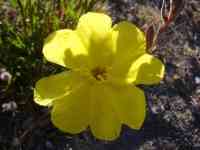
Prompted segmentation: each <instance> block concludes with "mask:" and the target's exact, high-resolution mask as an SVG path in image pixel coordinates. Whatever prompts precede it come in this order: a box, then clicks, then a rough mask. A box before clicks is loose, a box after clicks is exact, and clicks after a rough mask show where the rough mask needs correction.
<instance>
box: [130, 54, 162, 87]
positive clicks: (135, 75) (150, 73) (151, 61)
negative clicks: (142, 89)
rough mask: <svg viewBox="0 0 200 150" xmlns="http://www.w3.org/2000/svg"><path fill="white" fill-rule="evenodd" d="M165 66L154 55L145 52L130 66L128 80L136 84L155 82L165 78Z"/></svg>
mask: <svg viewBox="0 0 200 150" xmlns="http://www.w3.org/2000/svg"><path fill="white" fill-rule="evenodd" d="M164 72H165V66H164V65H163V63H162V62H161V61H160V60H159V59H157V58H155V57H154V56H152V55H149V54H144V55H142V56H141V57H139V58H138V59H137V60H136V61H135V62H134V63H133V64H132V65H131V67H130V68H129V72H128V74H127V78H126V79H127V81H128V82H134V84H155V83H159V82H160V80H162V79H163V77H164Z"/></svg>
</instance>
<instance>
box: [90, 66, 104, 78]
mask: <svg viewBox="0 0 200 150" xmlns="http://www.w3.org/2000/svg"><path fill="white" fill-rule="evenodd" d="M91 73H92V75H93V77H94V78H95V79H96V80H98V81H103V80H106V78H107V75H106V68H105V67H96V68H94V69H92V70H91Z"/></svg>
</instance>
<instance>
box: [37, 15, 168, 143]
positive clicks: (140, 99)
mask: <svg viewBox="0 0 200 150" xmlns="http://www.w3.org/2000/svg"><path fill="white" fill-rule="evenodd" d="M145 49H146V40H145V36H144V34H143V32H142V31H140V30H139V29H138V28H137V27H136V26H135V25H133V24H131V23H129V22H120V23H118V24H116V25H114V26H113V27H112V21H111V18H110V17H109V16H107V15H105V14H102V13H94V12H89V13H87V14H85V15H83V16H82V17H81V18H80V20H79V23H78V25H77V28H76V30H70V29H63V30H58V31H56V32H54V33H52V34H51V35H50V36H49V37H47V39H46V41H45V44H44V48H43V54H44V56H45V58H46V59H47V60H48V61H50V62H53V63H56V64H59V65H62V66H64V67H66V68H70V71H64V72H62V73H59V74H56V75H52V76H49V77H45V78H42V79H41V80H39V81H38V82H37V83H36V87H35V90H34V99H35V102H36V103H38V104H39V105H43V106H49V105H51V106H52V107H53V108H52V111H51V120H52V122H53V124H54V125H55V126H56V127H57V128H59V129H61V130H62V131H65V132H68V133H72V134H77V133H80V132H82V131H83V130H85V129H87V128H88V127H89V128H90V130H91V132H92V133H93V135H94V136H95V137H96V138H98V139H103V140H114V139H116V138H117V137H118V136H119V134H120V131H121V125H122V124H125V125H128V126H129V127H131V128H133V129H140V128H141V126H142V124H143V121H144V119H145V107H146V106H145V96H144V93H143V91H142V90H140V89H139V88H138V87H136V86H134V85H137V84H153V83H159V81H160V80H161V79H162V78H163V76H164V65H163V64H162V62H161V61H160V60H159V59H157V58H155V57H154V56H152V55H150V54H148V53H147V52H146V51H145Z"/></svg>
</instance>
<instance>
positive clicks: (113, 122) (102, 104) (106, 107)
mask: <svg viewBox="0 0 200 150" xmlns="http://www.w3.org/2000/svg"><path fill="white" fill-rule="evenodd" d="M108 92H109V91H106V89H105V87H104V86H102V85H96V86H93V87H92V91H91V99H92V103H93V104H92V120H91V124H90V128H91V130H92V133H93V135H94V136H95V137H96V138H98V139H102V140H114V139H116V138H117V137H118V136H119V134H120V131H121V123H120V120H119V118H118V116H117V114H116V112H115V110H114V108H113V105H112V100H111V99H109V98H110V97H108Z"/></svg>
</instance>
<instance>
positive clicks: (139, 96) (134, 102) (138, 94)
mask: <svg viewBox="0 0 200 150" xmlns="http://www.w3.org/2000/svg"><path fill="white" fill-rule="evenodd" d="M108 91H109V97H110V99H111V100H112V103H113V106H114V107H115V110H116V112H117V114H118V116H119V118H120V120H121V122H122V123H123V124H126V125H128V126H129V127H131V128H133V129H140V128H141V126H142V124H143V122H144V119H145V113H146V109H145V108H146V103H145V96H144V93H143V91H142V90H140V89H139V88H137V87H134V86H133V85H132V84H129V85H124V86H110V87H109V90H108Z"/></svg>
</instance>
